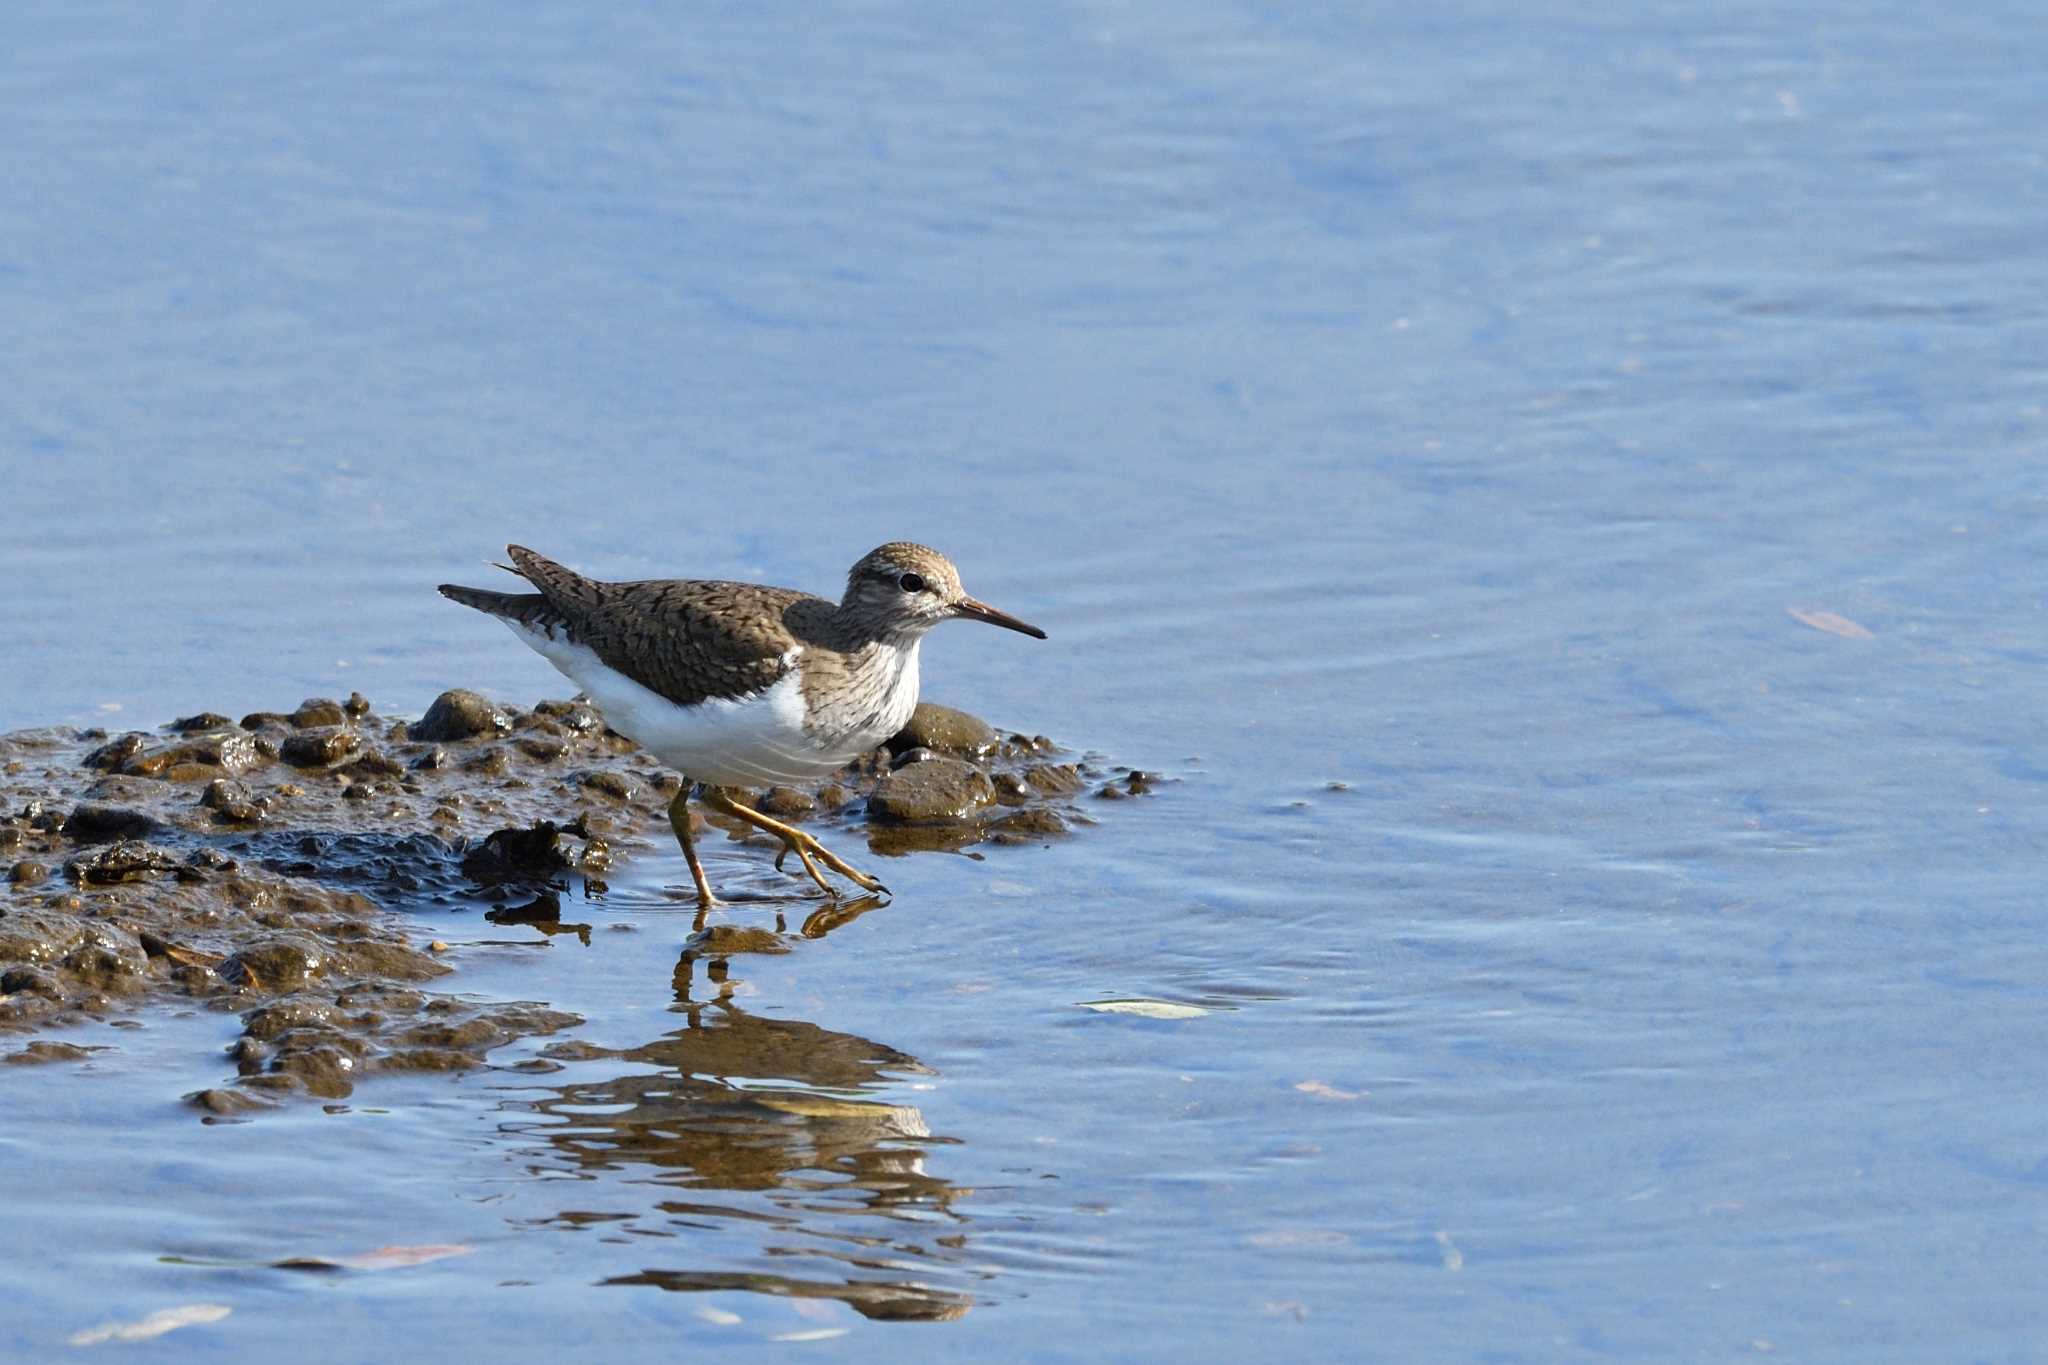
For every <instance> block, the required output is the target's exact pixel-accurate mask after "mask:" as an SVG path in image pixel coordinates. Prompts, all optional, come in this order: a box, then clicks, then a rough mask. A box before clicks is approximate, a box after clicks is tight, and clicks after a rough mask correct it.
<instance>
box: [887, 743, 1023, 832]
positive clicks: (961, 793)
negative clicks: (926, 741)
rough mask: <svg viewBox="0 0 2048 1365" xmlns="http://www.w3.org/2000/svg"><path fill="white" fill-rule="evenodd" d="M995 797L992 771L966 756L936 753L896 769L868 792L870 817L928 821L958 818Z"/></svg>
mask: <svg viewBox="0 0 2048 1365" xmlns="http://www.w3.org/2000/svg"><path fill="white" fill-rule="evenodd" d="M993 800H995V787H994V785H993V784H991V783H990V781H989V778H988V774H987V773H985V772H983V771H982V770H981V769H979V768H977V767H975V766H974V765H973V764H971V763H969V762H967V761H966V760H964V759H958V758H939V757H934V758H932V759H930V760H929V761H927V762H923V763H912V764H909V765H907V766H905V767H902V768H898V769H895V770H894V771H892V772H890V773H889V775H888V776H886V777H884V778H883V779H882V780H881V781H880V782H878V783H877V784H876V785H875V790H874V791H873V792H872V793H871V794H870V795H869V796H868V817H869V818H870V819H872V820H878V821H883V822H885V823H893V824H906V825H928V824H936V823H941V822H946V821H957V820H961V819H964V818H965V817H967V816H969V815H971V814H973V813H974V812H975V811H977V810H980V809H981V808H982V807H983V806H986V805H988V804H989V803H990V802H991V801H993Z"/></svg>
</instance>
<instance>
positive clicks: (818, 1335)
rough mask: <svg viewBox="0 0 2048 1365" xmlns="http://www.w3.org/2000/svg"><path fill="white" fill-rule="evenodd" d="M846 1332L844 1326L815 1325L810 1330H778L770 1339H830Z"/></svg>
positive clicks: (841, 1335)
mask: <svg viewBox="0 0 2048 1365" xmlns="http://www.w3.org/2000/svg"><path fill="white" fill-rule="evenodd" d="M846 1333H847V1329H846V1328H844V1327H814V1328H812V1329H811V1330H810V1331H808V1332H777V1333H776V1334H775V1335H773V1336H771V1337H769V1338H768V1340H770V1341H830V1340H831V1339H832V1338H833V1337H843V1336H845V1335H846Z"/></svg>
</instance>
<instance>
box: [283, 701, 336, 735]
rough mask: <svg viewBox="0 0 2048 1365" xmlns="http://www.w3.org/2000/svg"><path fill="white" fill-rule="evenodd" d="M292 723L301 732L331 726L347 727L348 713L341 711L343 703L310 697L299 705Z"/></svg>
mask: <svg viewBox="0 0 2048 1365" xmlns="http://www.w3.org/2000/svg"><path fill="white" fill-rule="evenodd" d="M291 722H292V724H293V725H294V726H296V727H297V728H298V729H301V730H318V729H323V728H325V727H327V726H330V725H346V724H347V723H348V712H346V711H344V710H342V709H341V703H340V702H338V701H330V700H329V699H328V698H326V697H308V698H306V699H305V700H304V701H302V702H300V703H299V709H298V710H296V711H294V712H292V715H291Z"/></svg>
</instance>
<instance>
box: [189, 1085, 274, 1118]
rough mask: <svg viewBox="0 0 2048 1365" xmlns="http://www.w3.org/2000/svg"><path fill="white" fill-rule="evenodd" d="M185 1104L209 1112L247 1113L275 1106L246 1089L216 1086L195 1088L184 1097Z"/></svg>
mask: <svg viewBox="0 0 2048 1365" xmlns="http://www.w3.org/2000/svg"><path fill="white" fill-rule="evenodd" d="M185 1102H186V1103H187V1104H190V1105H193V1106H194V1107H196V1108H199V1109H204V1110H205V1111H206V1112H207V1113H209V1114H224V1115H225V1114H247V1113H249V1112H251V1111H252V1110H256V1109H273V1108H276V1106H275V1105H273V1104H272V1103H271V1102H270V1101H269V1100H266V1099H261V1098H259V1097H258V1096H255V1095H252V1094H250V1093H249V1092H248V1091H246V1090H228V1089H224V1088H222V1087H219V1086H216V1087H214V1088H213V1089H211V1090H195V1091H193V1092H192V1093H191V1094H189V1095H187V1096H186V1097H185Z"/></svg>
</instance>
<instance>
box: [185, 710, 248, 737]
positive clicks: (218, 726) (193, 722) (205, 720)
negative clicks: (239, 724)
mask: <svg viewBox="0 0 2048 1365" xmlns="http://www.w3.org/2000/svg"><path fill="white" fill-rule="evenodd" d="M233 725H234V722H233V721H231V720H229V719H228V718H227V717H226V716H224V715H222V714H221V713H220V712H218V711H201V712H200V713H199V714H198V715H196V716H186V717H185V718H184V719H183V720H174V721H172V722H171V729H172V731H173V732H175V733H177V734H181V735H193V734H198V733H199V732H200V731H202V730H226V729H228V728H230V727H231V726H233Z"/></svg>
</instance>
